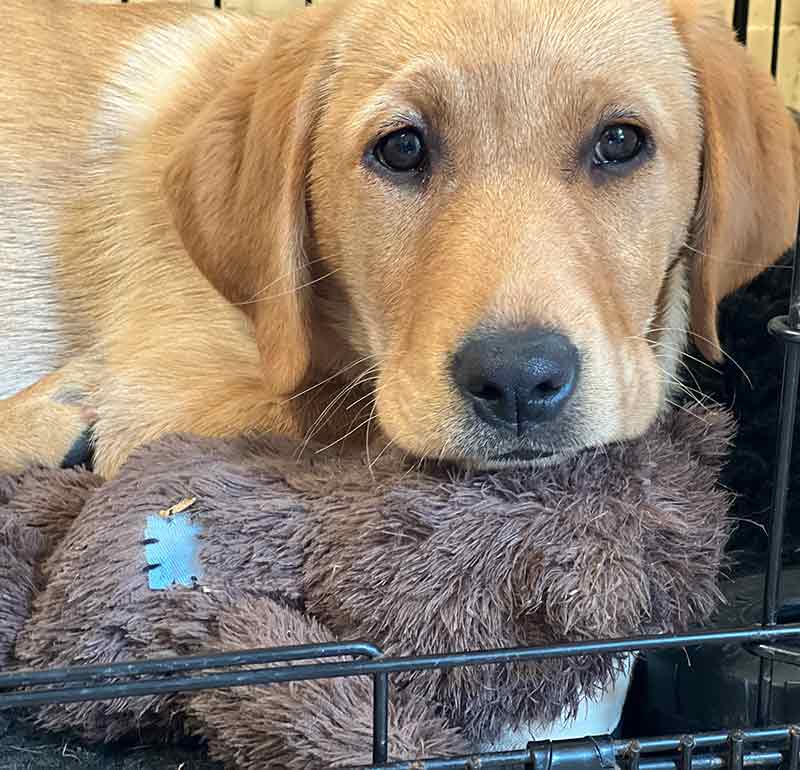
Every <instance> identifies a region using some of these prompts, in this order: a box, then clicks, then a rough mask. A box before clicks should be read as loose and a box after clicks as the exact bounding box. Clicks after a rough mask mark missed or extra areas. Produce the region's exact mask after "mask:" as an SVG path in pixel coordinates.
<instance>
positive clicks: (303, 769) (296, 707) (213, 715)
mask: <svg viewBox="0 0 800 770" xmlns="http://www.w3.org/2000/svg"><path fill="white" fill-rule="evenodd" d="M219 619H220V622H219V648H220V650H225V651H231V650H236V649H253V648H257V647H278V646H286V645H299V644H319V643H322V642H334V641H337V640H336V639H335V637H334V636H333V635H332V634H331V633H330V632H329V631H328V630H327V629H325V628H324V627H323V626H321V625H320V624H319V623H318V622H316V621H315V620H314V619H312V618H309V617H306V616H304V615H303V614H302V613H300V612H298V611H296V610H293V609H290V608H288V607H286V606H283V605H281V604H279V603H277V602H275V601H273V600H271V599H262V598H260V599H254V600H245V601H242V602H237V604H236V605H235V606H234V607H231V608H230V609H229V610H226V611H225V612H224V613H222V614H221V615H220V617H219ZM308 662H309V661H303V663H308ZM329 662H330V659H329ZM281 665H285V664H281ZM189 712H190V714H191V715H192V717H193V718H194V720H196V721H197V722H198V723H199V724H198V728H199V729H200V730H201V731H202V732H203V733H204V734H205V735H207V736H208V738H209V746H210V750H211V753H212V754H213V755H214V756H215V757H217V758H219V759H222V760H223V761H225V762H226V763H228V764H230V766H233V767H236V768H240V769H241V770H248V769H252V770H256V768H257V769H258V770H263V768H277V767H280V768H281V770H294V769H295V768H296V769H297V770H317V769H318V768H319V769H320V770H321V769H322V768H334V767H348V766H353V765H367V764H370V761H371V754H370V752H371V746H372V682H371V679H369V678H367V677H351V678H347V679H323V680H318V681H312V682H299V683H292V684H281V685H270V686H265V687H239V688H234V689H228V690H208V691H205V692H200V693H198V694H197V695H193V696H192V697H191V699H190V702H189ZM466 752H467V746H466V743H465V741H464V739H463V738H462V736H461V734H460V732H459V731H457V730H455V729H453V728H451V727H448V726H447V725H446V723H445V722H444V720H443V719H442V718H441V717H439V716H437V715H436V714H435V712H433V711H432V710H431V709H430V708H429V706H428V705H427V704H426V703H423V702H421V701H417V702H404V700H403V698H402V696H401V695H399V694H398V693H397V690H396V689H395V690H394V692H393V697H392V698H391V700H390V711H389V754H390V758H392V759H394V760H399V759H414V758H422V757H425V756H453V755H458V754H464V753H466Z"/></svg>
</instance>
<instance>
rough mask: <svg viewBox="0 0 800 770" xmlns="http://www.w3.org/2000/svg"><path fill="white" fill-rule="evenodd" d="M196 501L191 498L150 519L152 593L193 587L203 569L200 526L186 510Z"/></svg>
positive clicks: (148, 549)
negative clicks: (198, 539)
mask: <svg viewBox="0 0 800 770" xmlns="http://www.w3.org/2000/svg"><path fill="white" fill-rule="evenodd" d="M195 502H196V498H194V497H190V498H185V499H183V500H181V501H180V502H178V503H176V504H175V505H171V506H170V507H169V508H165V509H163V510H161V511H159V512H158V514H156V515H151V516H148V517H147V522H146V525H145V530H144V541H143V542H144V554H145V559H146V560H147V567H146V568H145V569H146V571H147V583H148V586H149V587H150V589H151V590H153V591H165V590H167V589H168V588H171V587H172V586H175V585H179V586H184V587H186V588H194V587H195V586H196V585H197V582H198V581H199V580H200V577H201V573H202V569H201V566H200V560H199V559H198V555H197V538H198V535H199V534H200V527H199V526H198V525H197V524H195V523H194V522H193V521H192V518H191V516H190V515H189V514H187V513H185V511H186V510H187V509H188V508H190V507H191V506H192V505H193V504H194V503H195Z"/></svg>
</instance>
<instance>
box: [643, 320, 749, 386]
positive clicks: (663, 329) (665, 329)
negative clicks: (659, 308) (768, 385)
mask: <svg viewBox="0 0 800 770" xmlns="http://www.w3.org/2000/svg"><path fill="white" fill-rule="evenodd" d="M651 331H655V332H670V331H680V330H679V329H674V328H671V327H669V326H661V327H658V328H656V329H652V330H651ZM689 334H690V335H691V336H693V337H697V339H699V340H703V341H704V342H707V343H708V344H709V345H712V346H713V347H715V348H716V349H717V350H719V352H720V353H721V354H722V356H723V358H726V359H727V360H728V361H730V362H731V363H732V364H733V365H734V366H735V367H736V368H737V369H738V370H739V372H741V374H742V376H743V377H744V378H745V380H747V384H748V385H749V386H750V388H753V381H752V380H751V379H750V376H749V375H748V374H747V372H746V371H745V370H744V369H743V368H742V366H741V365H740V364H739V362H738V361H737V360H736V359H735V358H734V357H733V356H731V355H730V354H729V353H726V352H725V351H724V350H723V349H722V347H721V346H720V345H719V344H718V343H716V342H713V341H712V340H710V339H709V338H708V337H704V336H703V335H702V334H697V333H696V332H689Z"/></svg>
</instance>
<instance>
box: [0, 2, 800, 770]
mask: <svg viewBox="0 0 800 770" xmlns="http://www.w3.org/2000/svg"><path fill="white" fill-rule="evenodd" d="M126 1H127V0H121V2H126ZM307 2H308V0H307ZM215 5H217V6H220V5H221V3H220V2H219V0H217V2H216V3H215ZM781 6H782V3H781V0H775V14H774V32H773V38H772V54H771V71H772V74H773V75H775V73H776V71H777V65H778V45H779V34H780V21H781V11H782V7H781ZM748 16H749V2H748V0H737V2H736V4H735V9H734V18H733V24H734V28H735V29H736V32H737V35H738V37H739V39H740V40H741V41H742V42H745V43H746V41H747V29H748ZM798 236H799V237H800V225H799V228H798ZM769 331H770V333H771V334H772V335H773V336H774V337H775V338H776V339H777V341H779V342H780V343H781V344H783V345H784V347H785V353H784V371H783V380H782V390H781V397H780V408H779V420H778V439H777V447H776V460H775V471H774V474H775V475H774V491H773V500H772V511H771V524H770V532H769V552H768V553H769V557H768V561H767V567H766V579H765V589H764V596H763V605H762V613H761V614H762V618H761V624H760V625H757V626H751V627H746V628H735V629H731V630H706V631H699V632H696V633H686V634H670V635H660V636H645V637H632V638H626V639H615V640H602V641H591V642H580V643H574V644H560V645H553V646H545V647H527V648H518V649H508V650H476V651H467V652H454V653H452V654H447V655H437V656H424V657H394V658H389V657H386V656H384V654H383V653H382V651H381V650H380V649H379V648H378V647H376V646H374V645H372V644H369V643H365V642H352V643H341V644H322V645H304V646H295V647H282V648H272V649H262V650H250V651H245V652H237V653H223V654H216V655H195V656H184V657H179V658H172V659H159V660H150V661H131V662H125V663H116V664H113V665H96V666H80V667H69V668H60V669H50V670H44V671H25V672H14V673H5V674H0V711H1V710H3V709H10V708H21V707H31V706H37V705H43V704H56V703H68V702H78V701H92V700H106V699H112V698H120V697H132V696H141V695H154V694H162V695H163V694H166V693H177V692H189V691H197V690H204V689H213V688H223V687H242V686H253V685H270V684H276V683H285V682H302V681H308V680H315V679H331V678H339V677H353V676H370V677H372V680H373V738H372V765H370V766H367V767H363V768H359V769H358V770H390V769H391V770H477V769H478V768H481V769H483V768H487V769H488V768H500V767H503V768H508V767H517V768H533V769H535V770H561V769H568V770H590V769H591V770H594V769H595V768H596V769H597V770H606V769H608V770H611V769H612V768H615V767H621V768H625V769H626V770H692V769H694V770H716V768H730V770H740V769H741V768H745V767H747V768H749V767H779V766H781V767H783V768H786V770H800V726H797V725H778V726H775V725H772V724H771V713H770V709H771V704H772V700H773V668H774V665H775V663H776V662H777V661H781V662H784V663H789V664H791V665H796V666H798V675H799V677H798V678H800V645H798V646H792V644H791V642H793V641H794V642H800V623H788V624H787V623H779V609H780V584H781V546H782V542H783V533H784V524H785V519H786V512H787V499H788V492H789V477H790V464H791V450H792V442H793V436H794V428H795V418H796V409H797V392H798V386H799V385H800V261H799V260H798V245H797V242H796V243H795V246H794V253H793V259H792V282H791V294H790V303H789V308H788V311H787V313H786V315H782V316H779V317H776V318H773V319H772V320H771V321H770V323H769ZM731 644H737V645H744V646H747V647H748V649H750V650H751V652H753V653H754V654H755V655H757V656H758V658H759V666H760V670H759V677H758V701H757V703H758V705H757V720H756V724H755V725H754V726H746V725H742V726H741V729H737V730H733V731H730V732H699V733H695V734H693V735H672V736H664V737H652V738H637V739H625V740H614V739H612V738H611V737H610V736H593V737H587V738H585V739H580V740H567V741H552V742H551V741H540V742H532V743H530V744H528V745H527V746H525V747H520V748H519V749H518V750H516V751H506V752H497V753H485V754H480V755H473V756H468V757H467V756H465V757H460V758H450V759H441V758H438V759H437V758H430V759H426V760H422V761H414V762H399V763H393V764H387V747H388V739H389V736H388V703H389V688H390V678H389V675H390V674H395V673H398V672H409V671H418V670H426V669H428V670H429V669H445V668H456V667H461V666H478V665H480V666H487V665H502V664H506V663H511V662H524V661H532V660H537V659H542V658H554V657H568V656H577V655H589V654H614V653H621V652H633V651H639V652H645V651H654V650H665V649H670V648H672V649H674V648H685V647H687V646H696V645H700V646H713V645H716V646H720V645H731ZM325 658H349V660H346V661H344V662H335V663H326V662H306V663H303V661H319V660H320V659H323V660H324V659H325ZM289 662H292V664H293V665H291V666H289V665H284V666H281V665H280V664H281V663H283V664H286V663H289Z"/></svg>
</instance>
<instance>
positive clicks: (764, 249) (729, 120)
mask: <svg viewBox="0 0 800 770" xmlns="http://www.w3.org/2000/svg"><path fill="white" fill-rule="evenodd" d="M673 14H674V18H675V23H676V27H677V29H678V32H679V34H680V36H681V38H682V40H683V42H684V45H685V46H686V49H687V51H688V53H689V57H690V59H691V61H692V65H693V67H694V70H695V74H696V78H697V88H698V90H699V95H700V98H701V103H702V113H703V114H702V119H703V131H704V144H703V156H702V164H703V167H702V178H701V186H700V191H699V196H698V201H697V209H696V212H695V221H694V227H693V232H692V234H691V239H690V248H691V249H692V250H691V251H690V253H689V259H690V264H691V271H690V286H689V288H690V301H689V317H690V329H691V332H692V333H693V337H694V340H695V342H696V344H697V346H698V348H699V350H700V351H701V352H702V353H703V355H704V356H706V357H707V358H708V359H710V360H716V361H719V360H720V359H721V358H722V350H721V349H720V345H719V337H718V334H717V305H718V303H719V302H720V300H722V299H723V297H725V296H726V295H727V294H730V293H731V292H733V291H735V290H736V289H737V288H739V287H740V286H743V285H744V284H746V283H748V282H749V281H751V280H752V279H753V278H754V277H755V276H756V275H758V273H759V272H761V271H762V270H763V269H764V268H766V267H768V266H769V265H771V264H774V262H775V261H776V260H777V259H778V258H779V257H780V256H781V255H782V254H783V253H784V252H785V251H786V250H787V249H788V248H789V247H790V246H791V244H792V242H793V240H794V237H795V232H796V224H797V211H798V205H800V133H799V132H798V128H797V126H796V124H795V122H794V120H793V119H792V116H791V114H790V112H789V110H788V109H787V108H786V107H785V105H784V103H783V100H782V98H781V95H780V93H779V91H778V88H777V86H776V85H775V83H774V81H773V80H772V78H771V77H770V75H769V73H768V72H763V71H761V70H759V69H758V68H757V66H756V65H755V63H754V62H753V60H752V59H751V58H750V55H749V54H748V52H747V51H746V49H745V48H744V47H743V46H742V45H741V44H739V42H738V41H737V40H736V38H735V36H734V33H733V31H732V29H731V27H730V24H728V23H727V22H726V21H725V20H724V19H722V18H719V17H718V16H717V15H715V14H714V13H713V12H711V11H709V9H708V8H707V7H706V6H705V4H704V3H703V0H673Z"/></svg>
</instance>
